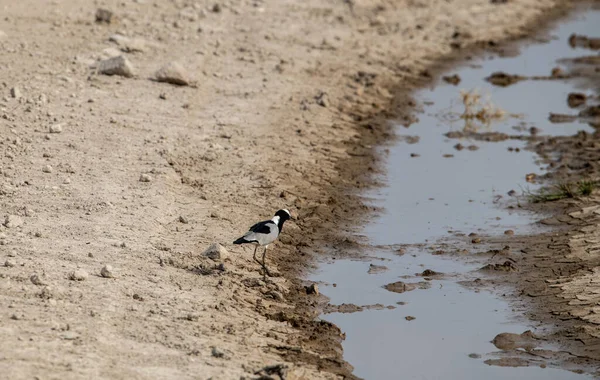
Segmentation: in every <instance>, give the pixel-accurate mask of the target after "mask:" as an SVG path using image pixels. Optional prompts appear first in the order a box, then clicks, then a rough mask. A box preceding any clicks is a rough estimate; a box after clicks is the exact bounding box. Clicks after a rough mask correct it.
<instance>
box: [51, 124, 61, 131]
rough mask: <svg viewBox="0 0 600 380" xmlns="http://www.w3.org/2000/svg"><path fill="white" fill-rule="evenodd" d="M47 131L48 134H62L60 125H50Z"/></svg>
mask: <svg viewBox="0 0 600 380" xmlns="http://www.w3.org/2000/svg"><path fill="white" fill-rule="evenodd" d="M48 131H49V132H50V133H61V132H62V125H61V124H54V125H51V126H50V127H49V128H48Z"/></svg>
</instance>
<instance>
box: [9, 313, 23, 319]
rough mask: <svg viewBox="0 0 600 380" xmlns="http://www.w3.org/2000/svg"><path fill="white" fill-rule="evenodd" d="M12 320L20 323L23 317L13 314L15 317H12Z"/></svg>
mask: <svg viewBox="0 0 600 380" xmlns="http://www.w3.org/2000/svg"><path fill="white" fill-rule="evenodd" d="M10 319H12V320H13V321H18V320H20V319H23V317H22V316H19V315H17V314H13V315H11V316H10Z"/></svg>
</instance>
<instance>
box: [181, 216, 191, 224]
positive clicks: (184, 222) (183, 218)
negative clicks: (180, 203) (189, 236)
mask: <svg viewBox="0 0 600 380" xmlns="http://www.w3.org/2000/svg"><path fill="white" fill-rule="evenodd" d="M179 222H180V223H183V224H188V223H189V221H188V218H186V217H185V216H183V215H180V216H179Z"/></svg>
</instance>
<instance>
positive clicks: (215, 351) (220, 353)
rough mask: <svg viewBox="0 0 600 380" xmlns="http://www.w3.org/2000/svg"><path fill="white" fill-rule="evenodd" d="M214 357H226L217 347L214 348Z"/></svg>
mask: <svg viewBox="0 0 600 380" xmlns="http://www.w3.org/2000/svg"><path fill="white" fill-rule="evenodd" d="M212 356H214V357H215V358H223V357H224V356H225V353H224V352H223V351H221V350H219V349H218V348H217V347H213V348H212Z"/></svg>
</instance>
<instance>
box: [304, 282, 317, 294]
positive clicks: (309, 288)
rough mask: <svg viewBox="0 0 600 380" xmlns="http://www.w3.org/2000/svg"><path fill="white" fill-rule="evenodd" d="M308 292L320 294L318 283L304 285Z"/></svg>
mask: <svg viewBox="0 0 600 380" xmlns="http://www.w3.org/2000/svg"><path fill="white" fill-rule="evenodd" d="M304 289H305V291H306V294H314V295H316V296H318V295H319V294H320V293H319V286H318V285H317V284H310V285H308V286H305V287H304Z"/></svg>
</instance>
